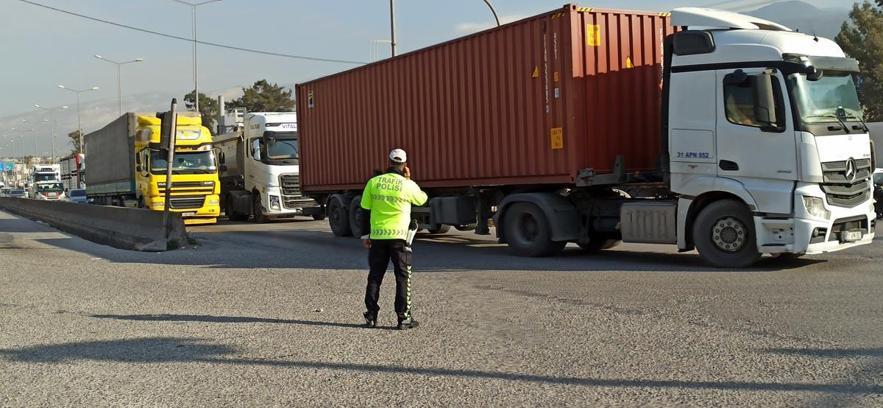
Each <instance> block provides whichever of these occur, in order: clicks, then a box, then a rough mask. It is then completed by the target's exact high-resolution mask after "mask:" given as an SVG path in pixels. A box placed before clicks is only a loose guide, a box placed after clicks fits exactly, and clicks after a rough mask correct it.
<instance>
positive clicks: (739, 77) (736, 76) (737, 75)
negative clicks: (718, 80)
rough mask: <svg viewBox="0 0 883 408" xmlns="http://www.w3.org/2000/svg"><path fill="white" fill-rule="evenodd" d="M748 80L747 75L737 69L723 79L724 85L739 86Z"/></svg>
mask: <svg viewBox="0 0 883 408" xmlns="http://www.w3.org/2000/svg"><path fill="white" fill-rule="evenodd" d="M747 80H748V74H746V73H745V71H743V70H741V69H737V70H736V71H734V72H733V73H732V74H727V76H725V77H724V85H735V86H739V85H742V84H744V83H745V81H747Z"/></svg>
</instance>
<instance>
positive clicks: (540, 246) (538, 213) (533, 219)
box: [503, 203, 567, 256]
mask: <svg viewBox="0 0 883 408" xmlns="http://www.w3.org/2000/svg"><path fill="white" fill-rule="evenodd" d="M503 225H504V226H505V233H506V242H507V243H508V244H509V247H510V248H512V250H513V251H515V253H516V254H517V255H524V256H549V255H554V254H556V253H558V252H560V251H561V250H562V249H564V247H565V246H566V245H567V242H566V241H552V239H551V238H552V229H551V228H550V227H549V221H548V220H546V216H545V215H544V214H543V212H542V210H540V209H539V208H538V207H537V206H535V205H533V204H529V203H516V204H513V205H512V206H511V207H509V209H508V210H506V215H505V221H504V222H503Z"/></svg>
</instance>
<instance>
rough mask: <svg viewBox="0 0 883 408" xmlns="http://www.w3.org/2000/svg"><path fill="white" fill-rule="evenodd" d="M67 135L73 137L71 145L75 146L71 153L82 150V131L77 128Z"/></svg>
mask: <svg viewBox="0 0 883 408" xmlns="http://www.w3.org/2000/svg"><path fill="white" fill-rule="evenodd" d="M67 137H69V138H70V139H71V145H72V146H73V147H74V149H73V150H71V154H77V153H79V152H80V131H79V130H75V131H73V132H70V133H68V134H67Z"/></svg>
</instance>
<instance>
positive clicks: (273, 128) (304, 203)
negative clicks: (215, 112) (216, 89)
mask: <svg viewBox="0 0 883 408" xmlns="http://www.w3.org/2000/svg"><path fill="white" fill-rule="evenodd" d="M238 117H239V115H237V120H239V119H238ZM232 127H233V130H232V131H231V132H228V133H224V134H221V135H217V136H215V137H214V141H213V143H212V144H213V146H214V148H215V150H216V152H217V153H216V154H217V156H218V160H219V162H220V164H221V165H220V180H221V197H220V201H221V205H222V206H223V209H224V211H225V213H226V214H227V216H228V217H229V218H230V219H231V220H234V221H245V220H248V219H249V217H251V218H252V219H253V220H254V221H255V222H259V223H260V222H266V221H268V220H272V219H281V218H294V217H295V216H299V215H304V216H312V217H313V218H314V219H317V220H318V219H323V218H324V212H323V210H322V209H321V208H320V207H319V205H318V204H316V202H315V201H314V200H312V199H310V198H307V197H304V196H303V195H302V194H301V189H300V177H299V166H298V160H299V159H300V157H299V148H298V139H297V137H298V136H297V115H296V114H295V113H294V112H256V113H245V114H241V120H239V121H237V122H236V123H235V124H234V125H233V126H232Z"/></svg>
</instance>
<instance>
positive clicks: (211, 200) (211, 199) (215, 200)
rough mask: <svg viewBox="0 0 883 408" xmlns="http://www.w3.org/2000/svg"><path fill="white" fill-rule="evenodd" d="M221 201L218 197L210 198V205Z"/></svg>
mask: <svg viewBox="0 0 883 408" xmlns="http://www.w3.org/2000/svg"><path fill="white" fill-rule="evenodd" d="M220 203H221V202H220V201H219V200H218V199H217V198H209V200H208V205H218V204H220Z"/></svg>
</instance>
